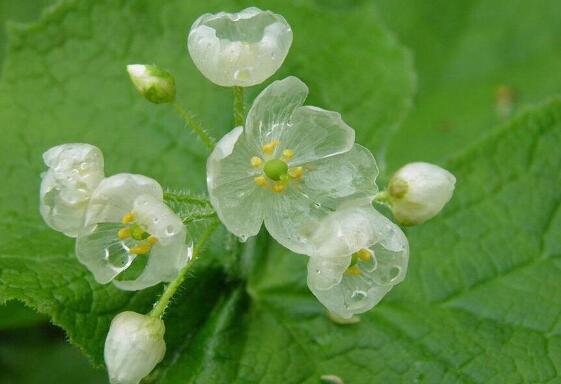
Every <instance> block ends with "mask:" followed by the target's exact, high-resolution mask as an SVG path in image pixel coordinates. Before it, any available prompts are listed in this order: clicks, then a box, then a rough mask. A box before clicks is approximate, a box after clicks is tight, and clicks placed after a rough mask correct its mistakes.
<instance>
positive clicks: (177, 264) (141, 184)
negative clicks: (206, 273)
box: [76, 173, 192, 290]
mask: <svg viewBox="0 0 561 384" xmlns="http://www.w3.org/2000/svg"><path fill="white" fill-rule="evenodd" d="M191 252H192V241H191V238H190V236H189V234H188V233H187V229H186V228H185V225H183V223H182V221H181V219H180V218H179V217H177V215H176V214H175V213H174V212H173V211H172V210H171V209H169V208H168V207H167V206H166V205H165V204H164V202H163V192H162V187H161V186H160V185H159V184H158V183H157V182H156V181H155V180H153V179H150V178H148V177H145V176H141V175H131V174H127V173H123V174H118V175H115V176H111V177H108V178H107V179H105V180H103V181H102V182H101V184H100V185H99V186H98V188H97V189H96V190H95V192H94V193H93V194H92V197H91V200H90V204H89V206H88V209H87V212H86V219H85V225H84V229H83V230H82V231H81V232H80V234H79V236H78V238H77V239H76V255H77V256H78V260H79V261H80V262H81V263H82V264H84V265H85V266H86V267H87V268H88V269H89V270H90V271H91V272H92V273H93V274H94V277H95V279H96V281H97V282H99V283H101V284H105V283H108V282H110V281H113V284H115V285H116V286H117V287H119V288H121V289H124V290H140V289H144V288H146V287H150V286H152V285H155V284H158V283H160V282H168V281H171V280H173V279H174V278H175V277H176V276H177V273H178V272H179V271H180V270H181V269H182V268H183V267H184V266H185V265H186V264H187V262H188V261H189V259H190V258H191Z"/></svg>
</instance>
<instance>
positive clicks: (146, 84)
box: [127, 64, 175, 104]
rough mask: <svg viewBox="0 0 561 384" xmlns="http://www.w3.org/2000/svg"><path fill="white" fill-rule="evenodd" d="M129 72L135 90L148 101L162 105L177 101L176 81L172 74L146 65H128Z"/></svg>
mask: <svg viewBox="0 0 561 384" xmlns="http://www.w3.org/2000/svg"><path fill="white" fill-rule="evenodd" d="M127 72H128V73H129V76H130V78H131V80H132V83H133V84H134V86H135V88H136V89H137V90H138V92H140V94H141V95H142V96H144V97H145V98H146V99H147V100H148V101H150V102H152V103H155V104H162V103H171V102H173V101H174V100H175V79H174V77H173V75H172V74H171V73H169V72H166V71H163V70H161V69H160V68H158V67H156V66H155V65H144V64H131V65H127Z"/></svg>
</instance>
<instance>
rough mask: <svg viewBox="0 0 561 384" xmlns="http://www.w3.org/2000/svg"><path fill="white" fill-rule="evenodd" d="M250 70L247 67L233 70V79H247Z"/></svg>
mask: <svg viewBox="0 0 561 384" xmlns="http://www.w3.org/2000/svg"><path fill="white" fill-rule="evenodd" d="M250 76H251V72H250V71H249V70H248V69H238V70H237V71H236V72H234V79H236V80H242V81H243V80H249V78H250Z"/></svg>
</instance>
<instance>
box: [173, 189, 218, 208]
mask: <svg viewBox="0 0 561 384" xmlns="http://www.w3.org/2000/svg"><path fill="white" fill-rule="evenodd" d="M164 199H165V200H168V201H176V202H181V203H192V204H197V205H208V206H211V204H210V201H208V200H207V199H205V198H202V197H197V196H192V195H189V194H186V193H177V192H164Z"/></svg>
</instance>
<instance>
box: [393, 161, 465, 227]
mask: <svg viewBox="0 0 561 384" xmlns="http://www.w3.org/2000/svg"><path fill="white" fill-rule="evenodd" d="M455 184H456V178H455V177H454V175H452V174H451V173H450V172H448V171H447V170H445V169H443V168H440V167H438V166H436V165H433V164H429V163H420V162H419V163H410V164H407V165H405V166H404V167H402V168H401V169H399V170H398V171H397V172H396V173H395V174H394V175H393V176H392V178H391V180H390V183H389V185H388V190H387V193H388V201H389V203H390V206H391V209H392V212H393V215H394V217H395V219H396V220H397V221H398V222H399V223H400V224H403V225H415V224H421V223H423V222H425V221H427V220H429V219H430V218H432V217H434V216H435V215H436V214H438V212H440V211H441V210H442V208H443V207H444V205H446V203H447V202H448V201H449V200H450V199H451V198H452V194H453V193H454V185H455Z"/></svg>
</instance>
